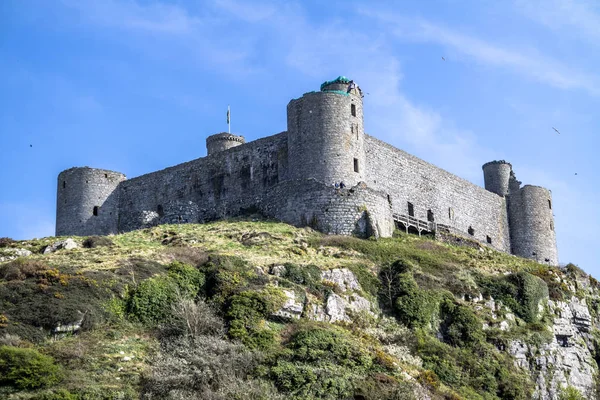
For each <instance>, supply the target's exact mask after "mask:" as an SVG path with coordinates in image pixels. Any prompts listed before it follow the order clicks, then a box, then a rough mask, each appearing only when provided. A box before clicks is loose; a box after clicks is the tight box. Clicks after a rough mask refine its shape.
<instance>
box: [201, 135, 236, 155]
mask: <svg viewBox="0 0 600 400" xmlns="http://www.w3.org/2000/svg"><path fill="white" fill-rule="evenodd" d="M244 143H246V140H245V139H244V137H243V136H238V135H232V134H231V133H227V132H221V133H217V134H216V135H211V136H209V137H207V138H206V154H207V155H209V156H210V155H211V154H215V153H218V152H220V151H223V150H228V149H231V148H232V147H236V146H240V145H242V144H244Z"/></svg>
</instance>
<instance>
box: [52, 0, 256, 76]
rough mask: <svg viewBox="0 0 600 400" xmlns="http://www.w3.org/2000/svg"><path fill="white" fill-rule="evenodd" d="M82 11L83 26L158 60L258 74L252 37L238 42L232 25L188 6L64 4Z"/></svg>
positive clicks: (69, 0) (106, 0)
mask: <svg viewBox="0 0 600 400" xmlns="http://www.w3.org/2000/svg"><path fill="white" fill-rule="evenodd" d="M63 4H64V5H65V6H66V7H67V8H68V9H71V10H75V11H77V13H78V14H79V15H78V19H79V20H80V22H81V23H80V25H79V26H80V28H81V29H88V28H89V27H90V26H92V27H103V28H110V29H109V30H108V31H107V32H105V33H106V34H111V33H112V34H116V35H118V36H119V38H120V42H121V43H126V44H128V45H129V46H132V47H135V48H137V49H139V50H141V51H142V52H143V53H144V54H145V55H147V56H149V57H153V58H158V59H171V60H173V62H175V63H176V64H177V65H188V66H189V65H190V64H193V65H196V66H198V67H200V68H206V67H210V68H213V69H214V70H218V71H222V72H223V73H225V74H229V75H230V76H232V77H233V76H238V77H241V76H247V75H249V74H252V73H254V72H255V69H254V68H253V67H252V66H251V65H250V63H249V62H248V58H249V57H250V55H251V54H252V48H253V46H252V43H251V42H250V40H249V39H245V38H237V39H235V40H234V39H233V38H231V36H230V35H223V34H222V32H223V31H226V30H227V29H228V27H227V21H225V20H223V19H222V18H219V17H218V16H216V15H212V14H211V13H210V8H207V10H204V12H205V14H198V15H192V14H190V12H189V11H188V10H187V9H185V8H184V7H182V6H179V5H174V4H164V3H159V2H150V3H141V2H137V1H135V0H128V1H116V0H102V1H99V0H89V1H74V0H63Z"/></svg>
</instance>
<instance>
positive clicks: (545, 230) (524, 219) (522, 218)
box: [508, 185, 558, 265]
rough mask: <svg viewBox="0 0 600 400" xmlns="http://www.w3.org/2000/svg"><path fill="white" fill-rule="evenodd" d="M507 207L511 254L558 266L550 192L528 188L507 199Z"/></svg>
mask: <svg viewBox="0 0 600 400" xmlns="http://www.w3.org/2000/svg"><path fill="white" fill-rule="evenodd" d="M508 205H509V207H508V218H509V226H510V242H511V246H512V253H513V254H514V255H517V256H520V257H525V258H530V259H533V260H537V261H538V262H541V263H545V264H550V265H558V251H557V248H556V233H555V232H554V216H553V214H552V194H551V193H550V191H549V190H548V189H546V188H543V187H540V186H532V185H525V186H523V187H522V188H521V189H520V190H518V191H517V192H515V193H511V194H510V196H508Z"/></svg>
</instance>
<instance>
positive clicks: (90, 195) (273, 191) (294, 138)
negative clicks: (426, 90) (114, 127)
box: [56, 77, 558, 264]
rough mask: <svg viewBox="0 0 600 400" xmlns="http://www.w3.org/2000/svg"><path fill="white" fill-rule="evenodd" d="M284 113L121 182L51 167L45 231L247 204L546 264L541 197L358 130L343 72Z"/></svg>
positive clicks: (185, 217)
mask: <svg viewBox="0 0 600 400" xmlns="http://www.w3.org/2000/svg"><path fill="white" fill-rule="evenodd" d="M287 116H288V127H287V131H285V132H282V133H279V134H276V135H273V136H269V137H265V138H263V139H259V140H255V141H253V142H249V143H245V141H244V138H243V137H242V136H237V135H233V134H229V133H219V134H216V135H212V136H209V137H208V138H207V140H206V142H207V143H206V144H207V149H208V155H207V156H206V157H203V158H199V159H196V160H193V161H189V162H186V163H183V164H179V165H176V166H174V167H170V168H166V169H164V170H161V171H157V172H153V173H149V174H146V175H142V176H139V177H137V178H133V179H129V180H126V179H125V176H124V175H123V174H120V173H118V172H112V171H106V170H100V169H93V168H88V167H84V168H71V169H68V170H66V171H63V172H61V173H60V174H59V177H58V194H57V219H56V234H57V235H92V234H100V235H105V234H110V233H117V232H122V231H130V230H134V229H139V228H143V227H148V226H154V225H157V224H163V223H189V222H206V221H211V220H216V219H221V218H226V217H229V216H236V215H242V214H244V213H248V212H255V211H259V212H262V213H263V214H265V215H267V216H271V217H274V218H277V219H280V220H282V221H284V222H288V223H290V224H294V225H297V226H304V225H309V226H313V227H314V228H316V229H319V230H321V231H323V232H326V233H332V234H342V235H351V234H354V235H359V236H370V235H375V236H382V237H386V236H391V234H392V232H393V230H394V228H395V227H399V228H402V229H406V230H407V231H416V232H419V233H420V232H423V231H438V232H441V231H444V232H450V233H454V234H459V235H463V236H465V237H468V238H471V239H474V240H477V241H479V242H481V243H485V244H487V245H488V246H492V247H494V248H496V249H498V250H501V251H505V252H509V253H512V254H516V255H519V256H522V257H527V258H534V259H537V260H538V261H541V262H546V263H550V264H556V263H557V262H558V258H557V250H556V237H555V234H554V221H553V216H552V209H551V207H552V198H551V194H550V192H549V191H548V190H547V189H544V188H541V187H537V186H530V185H526V186H524V187H522V188H521V182H519V181H518V180H517V179H516V177H515V174H514V172H513V170H512V166H511V165H510V164H509V163H507V162H505V161H493V162H490V163H487V164H485V165H484V166H483V170H484V180H485V189H484V188H481V187H479V186H477V185H474V184H472V183H470V182H468V181H466V180H464V179H461V178H459V177H457V176H455V175H452V174H451V173H449V172H447V171H444V170H442V169H440V168H437V167H435V166H433V165H431V164H429V163H427V162H425V161H423V160H420V159H418V158H416V157H414V156H412V155H410V154H408V153H406V152H404V151H402V150H399V149H397V148H395V147H393V146H390V145H389V144H386V143H384V142H382V141H380V140H378V139H375V138H374V137H371V136H368V135H365V133H364V126H363V103H362V93H361V90H360V88H359V87H358V86H357V85H355V84H354V82H352V81H350V80H348V79H347V78H344V77H339V78H337V79H335V80H333V81H330V82H325V83H324V84H323V85H321V90H320V91H318V92H309V93H306V94H304V95H303V96H302V97H300V98H299V99H295V100H292V101H290V103H289V104H288V107H287ZM342 182H343V183H344V186H345V187H344V188H339V187H336V186H335V184H336V183H337V184H338V185H339V184H340V183H342Z"/></svg>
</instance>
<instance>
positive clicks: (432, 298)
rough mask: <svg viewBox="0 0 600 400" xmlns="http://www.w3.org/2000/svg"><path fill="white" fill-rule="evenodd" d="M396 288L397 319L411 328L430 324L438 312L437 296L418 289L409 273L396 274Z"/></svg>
mask: <svg viewBox="0 0 600 400" xmlns="http://www.w3.org/2000/svg"><path fill="white" fill-rule="evenodd" d="M396 290H397V294H398V297H397V298H396V300H395V303H394V310H395V311H396V315H397V317H398V319H399V320H400V321H401V322H402V323H403V324H405V325H406V326H409V327H411V328H422V327H428V326H431V325H432V323H433V322H434V321H435V319H436V318H437V316H438V313H439V296H438V295H437V294H436V293H435V292H433V291H429V290H421V289H419V286H418V285H417V282H415V279H414V278H413V276H412V274H411V273H402V274H398V276H397V282H396Z"/></svg>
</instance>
